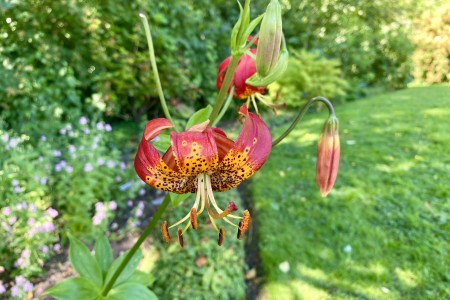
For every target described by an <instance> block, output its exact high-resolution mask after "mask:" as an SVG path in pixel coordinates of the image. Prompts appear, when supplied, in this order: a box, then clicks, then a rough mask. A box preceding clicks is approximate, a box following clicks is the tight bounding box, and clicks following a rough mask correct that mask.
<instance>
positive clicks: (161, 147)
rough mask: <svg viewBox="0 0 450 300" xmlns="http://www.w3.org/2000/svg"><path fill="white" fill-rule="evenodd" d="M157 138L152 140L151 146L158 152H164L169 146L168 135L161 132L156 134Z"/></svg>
mask: <svg viewBox="0 0 450 300" xmlns="http://www.w3.org/2000/svg"><path fill="white" fill-rule="evenodd" d="M158 137H159V139H158V140H157V141H154V142H152V145H153V147H155V148H156V150H158V151H159V152H162V153H165V152H166V151H167V149H169V147H170V135H169V134H167V133H166V134H164V133H161V134H159V135H158Z"/></svg>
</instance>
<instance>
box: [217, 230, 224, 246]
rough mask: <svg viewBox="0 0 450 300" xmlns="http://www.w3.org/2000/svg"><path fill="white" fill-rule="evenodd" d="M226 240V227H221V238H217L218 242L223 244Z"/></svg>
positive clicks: (220, 244)
mask: <svg viewBox="0 0 450 300" xmlns="http://www.w3.org/2000/svg"><path fill="white" fill-rule="evenodd" d="M224 240H225V229H223V228H220V230H219V239H218V240H217V244H218V245H219V246H222V244H223V241H224Z"/></svg>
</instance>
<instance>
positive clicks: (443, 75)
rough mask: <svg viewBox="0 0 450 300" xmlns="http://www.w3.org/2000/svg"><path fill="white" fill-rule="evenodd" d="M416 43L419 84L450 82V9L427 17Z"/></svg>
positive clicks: (428, 13)
mask: <svg viewBox="0 0 450 300" xmlns="http://www.w3.org/2000/svg"><path fill="white" fill-rule="evenodd" d="M413 40H414V42H415V44H416V45H417V49H416V51H415V52H414V55H413V60H414V66H415V68H414V78H415V79H416V80H417V81H419V82H426V83H440V82H450V5H442V6H440V7H438V8H436V9H431V10H429V11H426V12H424V13H423V15H422V16H421V17H420V18H419V19H418V20H417V24H416V30H415V34H414V36H413Z"/></svg>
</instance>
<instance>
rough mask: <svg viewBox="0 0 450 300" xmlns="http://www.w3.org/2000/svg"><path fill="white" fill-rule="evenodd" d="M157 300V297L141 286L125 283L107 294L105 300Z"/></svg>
mask: <svg viewBox="0 0 450 300" xmlns="http://www.w3.org/2000/svg"><path fill="white" fill-rule="evenodd" d="M130 299H139V300H157V299H158V297H156V295H155V294H154V293H153V292H152V291H150V290H149V289H148V288H146V287H145V286H143V285H142V284H139V283H135V282H126V283H124V284H121V285H119V286H118V287H116V288H114V289H112V290H111V292H109V294H108V296H107V297H106V300H130Z"/></svg>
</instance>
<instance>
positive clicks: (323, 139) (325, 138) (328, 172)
mask: <svg viewBox="0 0 450 300" xmlns="http://www.w3.org/2000/svg"><path fill="white" fill-rule="evenodd" d="M339 158H340V143H339V121H338V119H337V118H336V116H334V115H332V116H330V117H329V118H328V120H327V121H326V122H325V125H324V127H323V130H322V134H321V135H320V139H319V146H318V149H317V164H316V182H317V186H318V187H319V190H320V194H321V195H322V197H326V196H327V195H328V193H329V192H330V191H331V189H332V188H333V185H334V182H335V181H336V176H337V173H338V168H339Z"/></svg>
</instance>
